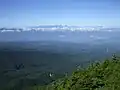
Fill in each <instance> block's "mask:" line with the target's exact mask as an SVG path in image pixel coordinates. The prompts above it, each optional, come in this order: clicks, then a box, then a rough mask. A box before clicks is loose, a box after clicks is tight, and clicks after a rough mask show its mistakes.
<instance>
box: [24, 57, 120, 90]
mask: <svg viewBox="0 0 120 90" xmlns="http://www.w3.org/2000/svg"><path fill="white" fill-rule="evenodd" d="M23 90H120V58H118V57H116V56H115V55H113V57H112V60H105V61H103V62H96V63H93V64H91V65H90V66H89V67H88V68H85V69H82V68H79V69H77V70H76V71H74V72H73V73H72V75H71V76H66V77H64V78H61V79H58V80H56V81H53V82H52V83H50V84H49V85H42V86H41V85H34V86H28V87H26V88H24V89H23Z"/></svg>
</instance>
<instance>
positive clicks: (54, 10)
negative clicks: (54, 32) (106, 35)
mask: <svg viewBox="0 0 120 90" xmlns="http://www.w3.org/2000/svg"><path fill="white" fill-rule="evenodd" d="M40 24H70V25H81V26H91V25H92V26H93V25H104V26H120V0H0V27H25V26H35V25H40Z"/></svg>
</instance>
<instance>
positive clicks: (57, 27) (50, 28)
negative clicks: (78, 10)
mask: <svg viewBox="0 0 120 90" xmlns="http://www.w3.org/2000/svg"><path fill="white" fill-rule="evenodd" d="M119 30H120V28H112V27H103V26H70V25H39V26H33V27H28V28H6V27H4V28H0V32H24V31H62V32H64V31H119Z"/></svg>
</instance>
